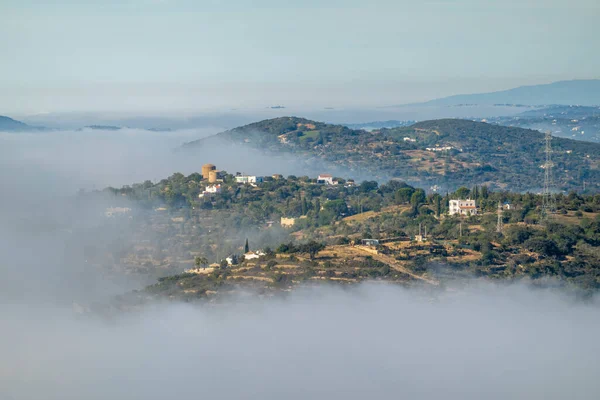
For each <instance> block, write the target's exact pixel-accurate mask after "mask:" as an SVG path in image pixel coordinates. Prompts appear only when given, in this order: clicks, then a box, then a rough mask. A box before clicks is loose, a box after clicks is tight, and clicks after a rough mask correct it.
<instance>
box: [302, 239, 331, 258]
mask: <svg viewBox="0 0 600 400" xmlns="http://www.w3.org/2000/svg"><path fill="white" fill-rule="evenodd" d="M323 249H325V245H324V244H323V243H319V242H316V241H314V240H311V241H310V242H308V243H306V244H303V245H301V246H300V252H301V253H307V254H308V255H309V257H310V259H311V260H314V259H315V257H316V255H317V254H318V253H319V252H320V251H321V250H323Z"/></svg>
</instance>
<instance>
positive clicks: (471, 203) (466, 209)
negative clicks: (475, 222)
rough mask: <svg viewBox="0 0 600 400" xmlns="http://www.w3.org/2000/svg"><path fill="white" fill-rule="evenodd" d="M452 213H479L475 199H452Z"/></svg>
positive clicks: (450, 211) (467, 214)
mask: <svg viewBox="0 0 600 400" xmlns="http://www.w3.org/2000/svg"><path fill="white" fill-rule="evenodd" d="M449 214H450V215H457V214H458V215H466V216H469V215H477V205H476V204H475V200H471V199H466V200H450V210H449Z"/></svg>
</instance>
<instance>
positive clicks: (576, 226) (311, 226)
mask: <svg viewBox="0 0 600 400" xmlns="http://www.w3.org/2000/svg"><path fill="white" fill-rule="evenodd" d="M219 179H220V182H219V185H220V186H219V191H216V192H215V193H212V194H206V195H202V196H199V195H200V194H203V193H205V192H204V190H205V188H207V187H208V186H210V182H208V180H207V179H204V178H203V177H202V175H200V174H199V173H192V174H191V175H189V176H184V175H183V174H180V173H176V174H174V175H172V176H171V177H169V178H167V179H163V180H161V181H160V182H158V183H152V182H150V181H146V182H144V183H140V184H133V185H127V186H124V187H122V188H121V189H115V188H107V189H106V190H105V191H104V193H103V195H104V196H107V195H108V196H112V201H111V203H112V204H115V205H123V206H124V205H127V208H122V207H121V208H114V209H112V210H113V211H114V212H111V213H110V215H107V216H106V223H107V225H109V226H118V225H117V224H118V223H121V224H124V225H126V226H127V232H128V234H127V235H126V236H121V239H120V240H119V241H118V246H117V247H110V248H106V247H103V245H102V244H101V243H97V242H95V243H94V244H93V245H90V246H89V249H88V250H89V251H88V253H87V254H86V257H87V259H88V261H89V262H90V263H92V264H94V265H98V266H104V268H106V269H107V270H109V271H110V270H114V269H124V270H125V271H127V272H128V273H139V274H148V275H151V276H155V277H162V278H161V279H159V282H158V283H157V284H155V285H152V286H150V287H148V288H147V289H146V290H144V291H140V292H137V294H136V296H138V295H139V296H141V297H142V298H145V297H148V296H149V297H154V296H158V297H163V296H164V297H167V298H174V299H185V300H196V299H201V298H202V299H207V298H208V299H211V300H213V299H216V298H219V297H220V296H221V295H227V294H228V293H232V292H237V291H240V290H242V291H244V290H250V291H251V292H253V293H257V294H260V295H267V296H269V295H274V294H276V293H280V292H282V291H283V292H286V291H289V290H292V289H293V288H294V287H297V286H299V285H303V284H312V283H318V282H327V283H331V284H333V283H335V284H344V285H346V284H355V283H359V282H362V281H365V280H377V281H382V282H383V281H385V282H387V283H392V284H402V285H419V286H426V287H436V286H439V285H440V284H441V285H442V286H443V285H444V284H445V283H450V282H455V281H464V280H467V279H471V278H473V277H481V278H487V279H493V280H508V281H512V280H515V281H518V280H525V281H528V280H533V281H537V283H536V284H540V285H544V284H547V282H546V283H544V282H545V280H547V279H548V278H550V277H551V278H553V279H554V280H555V281H556V283H560V284H561V285H568V286H572V287H578V288H583V289H585V290H589V291H596V290H597V289H598V288H600V269H599V268H598V266H599V265H600V264H599V262H600V259H599V257H600V253H598V251H597V248H598V245H600V195H598V194H596V195H582V196H580V195H577V194H575V193H570V194H569V195H557V196H556V206H557V207H556V213H555V214H554V215H553V216H552V217H551V218H550V221H548V222H544V220H543V219H541V218H542V214H541V206H542V196H540V195H534V194H529V193H528V194H519V193H510V192H504V191H497V192H492V191H490V190H489V189H488V188H487V187H485V186H482V187H477V186H476V187H473V188H472V189H469V188H465V187H463V188H460V189H458V190H457V191H456V192H455V193H449V194H448V195H446V196H440V195H439V194H437V193H436V194H429V195H428V194H426V193H425V192H424V191H423V190H422V189H417V188H414V187H411V186H409V185H407V184H405V183H402V182H398V181H390V182H388V183H386V184H382V185H378V184H377V182H368V181H367V182H362V183H360V184H356V183H354V182H352V183H351V182H350V181H347V182H344V181H343V180H342V179H341V178H340V181H339V182H338V184H333V185H331V184H324V183H319V182H318V181H317V179H309V178H298V177H289V178H284V177H281V176H277V177H264V180H263V181H262V182H257V183H256V184H249V183H240V182H238V181H237V180H236V176H235V175H231V174H227V173H226V172H225V171H221V174H220V178H219ZM96 195H97V193H89V194H82V195H81V196H82V197H81V200H82V201H83V199H84V198H85V196H96ZM468 197H470V198H472V199H476V200H475V201H476V203H477V211H476V212H475V213H474V214H473V213H471V215H470V216H466V215H463V216H459V215H456V214H455V215H450V214H452V210H451V207H450V199H458V198H468ZM498 204H503V207H502V210H501V213H500V218H501V221H502V226H501V228H500V230H501V232H498V223H497V222H498ZM115 210H116V211H115ZM99 229H102V228H99ZM421 231H423V235H421ZM89 237H90V238H93V237H94V236H93V235H90V236H89ZM423 237H424V238H423ZM103 249H106V250H103Z"/></svg>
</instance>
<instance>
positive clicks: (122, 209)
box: [104, 207, 131, 217]
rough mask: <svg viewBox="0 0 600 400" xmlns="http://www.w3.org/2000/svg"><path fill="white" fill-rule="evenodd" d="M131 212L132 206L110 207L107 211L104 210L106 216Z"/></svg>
mask: <svg viewBox="0 0 600 400" xmlns="http://www.w3.org/2000/svg"><path fill="white" fill-rule="evenodd" d="M130 212H131V208H127V207H110V208H107V209H106V211H105V212H104V215H105V216H106V217H116V216H120V215H126V214H129V213H130Z"/></svg>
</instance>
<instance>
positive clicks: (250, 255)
mask: <svg viewBox="0 0 600 400" xmlns="http://www.w3.org/2000/svg"><path fill="white" fill-rule="evenodd" d="M265 255H266V253H265V252H264V251H261V250H257V251H254V252H252V251H250V252H248V253H246V254H244V260H256V259H259V258H260V257H262V256H265Z"/></svg>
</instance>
